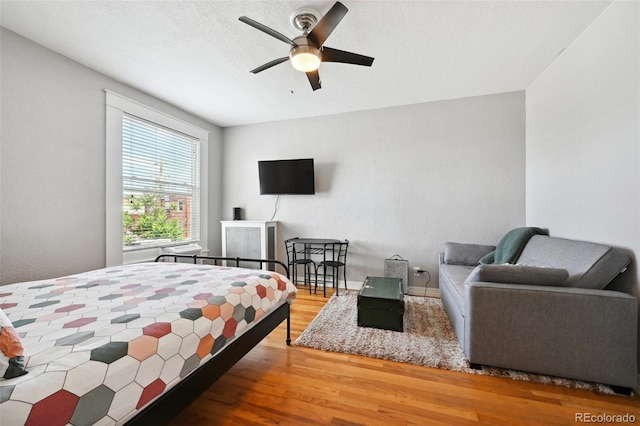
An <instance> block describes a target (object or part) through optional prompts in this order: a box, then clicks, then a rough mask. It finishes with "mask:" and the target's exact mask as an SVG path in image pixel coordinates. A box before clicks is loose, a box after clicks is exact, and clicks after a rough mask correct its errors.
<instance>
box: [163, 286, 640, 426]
mask: <svg viewBox="0 0 640 426" xmlns="http://www.w3.org/2000/svg"><path fill="white" fill-rule="evenodd" d="M327 300H328V299H325V298H323V297H322V295H321V294H318V295H309V293H308V291H307V290H306V289H304V288H302V287H300V288H299V295H298V298H297V300H296V302H295V303H294V304H293V306H292V315H291V328H292V341H295V339H296V338H297V337H298V336H299V335H300V333H301V332H302V331H303V330H304V329H305V328H306V327H307V325H308V324H309V323H310V322H311V321H312V320H313V318H315V316H316V315H317V313H318V312H319V311H320V309H321V308H322V306H323V305H324V304H325V302H326V301H327ZM285 336H286V326H285V325H284V324H282V325H281V326H280V327H278V329H276V330H274V331H273V332H272V333H271V335H270V336H269V337H267V338H266V339H265V340H264V341H262V342H261V343H260V344H259V345H258V346H256V347H255V348H254V349H253V350H252V351H251V352H250V353H249V354H247V355H246V356H245V357H244V358H243V359H242V360H241V361H240V362H239V363H238V364H236V365H235V366H234V367H233V368H232V369H231V370H230V371H229V372H228V373H227V374H226V375H225V376H223V377H222V378H221V379H220V380H218V381H217V382H216V383H215V384H213V385H212V386H211V387H210V388H209V389H208V390H207V391H206V392H204V393H203V394H202V395H201V396H200V397H199V398H198V399H197V400H196V401H195V402H194V403H192V404H191V405H190V406H189V407H187V408H186V409H185V410H184V411H183V412H182V413H181V414H180V415H179V416H178V417H176V418H175V419H173V420H172V422H171V423H170V424H171V425H174V426H178V425H191V426H196V425H264V424H283V425H317V424H325V425H467V424H469V425H471V424H485V425H554V424H557V425H567V424H576V423H581V421H580V418H579V416H582V417H581V418H582V419H587V416H588V415H590V416H597V415H609V416H616V415H631V416H634V417H635V422H637V423H640V397H638V395H635V394H634V395H633V396H631V397H624V396H618V395H600V394H595V393H592V392H588V391H581V390H574V389H567V388H564V387H560V386H552V385H541V384H535V383H528V382H519V381H515V380H511V379H506V378H495V377H486V376H476V375H469V374H465V373H455V372H451V371H446V370H439V369H433V368H425V367H419V366H414V365H409V364H400V363H395V362H390V361H383V360H377V359H372V358H365V357H358V356H353V355H346V354H340V353H332V352H324V351H319V350H314V349H308V348H300V347H296V346H293V345H292V346H290V347H287V346H286V344H285ZM577 416H578V417H577ZM594 419H595V420H597V418H594V417H591V420H592V421H591V422H592V423H593V422H594V421H593V420H594ZM609 420H614V421H615V418H609ZM611 423H613V422H611ZM601 424H602V423H601Z"/></svg>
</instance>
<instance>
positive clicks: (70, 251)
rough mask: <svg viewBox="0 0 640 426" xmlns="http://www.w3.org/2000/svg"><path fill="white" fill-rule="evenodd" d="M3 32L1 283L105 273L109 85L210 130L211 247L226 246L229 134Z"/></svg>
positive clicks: (133, 97) (0, 167) (0, 180)
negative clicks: (225, 141) (223, 198)
mask: <svg viewBox="0 0 640 426" xmlns="http://www.w3.org/2000/svg"><path fill="white" fill-rule="evenodd" d="M1 31H2V32H1V33H0V37H1V68H2V75H1V80H0V82H1V89H2V96H1V97H2V100H1V103H0V108H1V110H0V111H1V113H2V115H1V121H0V126H1V127H0V130H1V132H2V133H1V136H2V139H1V145H0V185H1V186H0V197H1V200H0V201H1V204H0V205H1V207H0V274H1V275H0V283H2V284H6V283H11V282H16V281H26V280H35V279H41V278H51V277H55V276H61V275H65V274H70V273H75V272H80V271H86V270H90V269H95V268H100V267H104V265H105V94H104V89H109V90H112V91H115V92H117V93H120V94H122V95H124V96H127V97H129V98H131V99H135V100H137V101H139V102H142V103H144V104H146V105H148V106H150V107H152V108H155V109H157V110H160V111H163V112H165V113H168V114H171V115H173V116H175V117H177V118H180V119H182V120H184V121H188V122H190V123H192V124H194V125H197V126H200V127H202V128H204V129H206V130H209V131H210V136H209V140H210V142H209V145H210V149H209V157H210V158H209V163H210V165H211V170H210V174H209V191H210V197H209V203H210V204H209V212H210V214H209V216H210V218H209V219H210V220H211V221H212V222H211V223H212V224H213V225H212V226H210V241H211V242H212V243H213V244H216V245H217V246H218V247H219V240H220V230H219V228H220V226H219V224H218V221H219V219H220V218H219V217H218V212H220V192H221V181H220V179H221V174H220V167H221V166H220V164H221V163H220V158H221V151H222V141H221V130H220V128H218V127H216V126H214V125H212V124H210V123H207V122H205V121H203V120H201V119H198V118H196V117H194V116H192V115H190V114H187V113H185V112H184V111H181V110H178V109H176V108H174V107H172V106H170V105H168V104H166V103H164V102H162V101H160V100H158V99H155V98H152V97H150V96H147V95H145V94H143V93H140V92H138V91H136V90H134V89H132V88H130V87H128V86H126V85H124V84H121V83H119V82H117V81H114V80H112V79H110V78H108V77H106V76H104V75H102V74H100V73H97V72H95V71H93V70H91V69H89V68H86V67H84V66H82V65H80V64H78V63H76V62H74V61H71V60H69V59H67V58H65V57H63V56H61V55H59V54H57V53H55V52H53V51H51V50H48V49H46V48H44V47H42V46H40V45H37V44H35V43H33V42H31V41H29V40H27V39H25V38H23V37H21V36H18V35H17V34H15V33H13V32H10V31H7V30H5V29H2V30H1Z"/></svg>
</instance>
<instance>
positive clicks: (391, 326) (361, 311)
mask: <svg viewBox="0 0 640 426" xmlns="http://www.w3.org/2000/svg"><path fill="white" fill-rule="evenodd" d="M403 319H404V294H403V293H402V279H400V278H382V277H367V278H366V279H365V280H364V283H363V284H362V288H361V289H360V291H359V292H358V326H360V327H374V328H381V329H384V330H393V331H404V326H403Z"/></svg>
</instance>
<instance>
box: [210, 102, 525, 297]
mask: <svg viewBox="0 0 640 426" xmlns="http://www.w3.org/2000/svg"><path fill="white" fill-rule="evenodd" d="M524 104H525V100H524V93H523V92H513V93H506V94H499V95H492V96H482V97H475V98H465V99H458V100H451V101H443V102H433V103H425V104H417V105H410V106H403V107H394V108H386V109H379V110H371V111H362V112H355V113H348V114H339V115H334V116H326V117H318V118H309V119H301V120H291V121H282V122H274V123H268V124H258V125H249V126H238V127H232V128H225V129H224V130H223V139H224V164H225V168H224V176H223V182H224V201H223V214H222V216H223V217H224V218H225V219H231V215H232V208H233V207H234V206H239V207H242V208H243V209H244V211H245V216H246V219H252V220H268V219H270V218H271V217H272V215H273V213H274V205H275V201H276V196H273V195H264V196H261V195H259V185H258V166H257V161H258V160H271V159H285V158H304V157H313V158H314V159H315V163H316V191H317V193H316V195H285V196H282V197H281V199H280V205H279V209H278V211H277V214H276V216H275V219H274V220H277V221H279V222H280V224H279V239H280V240H281V241H282V240H283V239H284V238H288V237H294V236H304V237H331V238H347V239H349V240H350V241H351V242H352V244H351V245H350V247H349V252H350V255H349V257H350V258H349V268H348V276H347V279H348V280H349V281H355V282H362V280H363V279H364V277H365V276H367V275H381V274H382V273H383V260H384V259H385V258H388V257H391V256H393V255H395V254H399V255H400V256H402V257H403V258H405V259H408V260H409V262H410V264H411V265H415V266H421V267H423V268H426V269H427V270H428V271H429V272H430V273H431V275H432V281H431V284H429V286H430V287H431V286H435V285H436V284H437V262H438V253H439V252H440V250H441V249H442V246H443V243H444V242H445V241H466V242H477V243H497V241H498V240H499V239H500V237H502V235H504V233H505V232H507V231H508V230H509V229H511V228H513V227H517V226H523V225H524V222H525V193H524V188H525V183H524V178H525V168H524V165H525V150H524V148H525V141H524V137H525V128H524V126H525V122H524V115H525V111H524ZM280 251H281V252H282V249H281V250H280ZM410 281H411V282H410V285H412V286H415V287H420V286H424V281H425V280H420V279H413V277H411V279H410Z"/></svg>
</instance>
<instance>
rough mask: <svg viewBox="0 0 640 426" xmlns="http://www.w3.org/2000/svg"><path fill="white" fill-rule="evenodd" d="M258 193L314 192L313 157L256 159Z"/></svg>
mask: <svg viewBox="0 0 640 426" xmlns="http://www.w3.org/2000/svg"><path fill="white" fill-rule="evenodd" d="M258 175H259V179H260V194H261V195H269V194H278V195H279V194H315V192H316V191H315V176H314V171H313V158H301V159H296V160H268V161H267V160H265V161H258Z"/></svg>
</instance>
